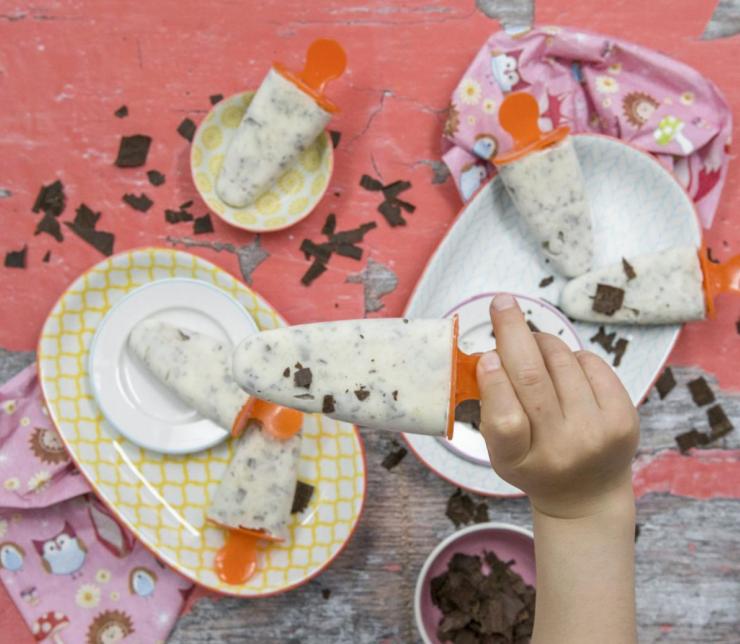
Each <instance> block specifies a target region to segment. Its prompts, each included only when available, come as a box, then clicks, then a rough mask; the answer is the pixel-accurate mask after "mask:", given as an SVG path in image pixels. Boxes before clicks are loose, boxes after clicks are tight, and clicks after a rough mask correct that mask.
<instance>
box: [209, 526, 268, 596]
mask: <svg viewBox="0 0 740 644" xmlns="http://www.w3.org/2000/svg"><path fill="white" fill-rule="evenodd" d="M257 540H258V539H257V537H255V536H254V535H252V534H249V533H247V532H242V531H241V530H229V531H228V532H227V533H226V543H225V544H224V545H223V546H222V547H221V549H220V550H219V551H218V552H217V553H216V559H215V562H214V565H215V568H216V574H218V578H219V579H220V580H221V581H223V582H225V583H227V584H232V585H238V584H243V583H244V582H245V581H247V580H248V579H249V578H250V577H251V576H252V575H253V574H254V572H255V570H257Z"/></svg>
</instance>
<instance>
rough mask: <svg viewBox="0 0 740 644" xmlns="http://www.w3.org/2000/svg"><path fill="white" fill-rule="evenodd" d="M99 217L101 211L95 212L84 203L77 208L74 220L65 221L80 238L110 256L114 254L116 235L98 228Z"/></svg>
mask: <svg viewBox="0 0 740 644" xmlns="http://www.w3.org/2000/svg"><path fill="white" fill-rule="evenodd" d="M98 219H100V213H99V212H93V211H92V210H91V209H90V208H89V207H88V206H86V205H85V204H84V203H83V204H80V207H79V208H77V211H76V215H75V219H74V221H73V222H71V223H70V222H68V221H66V222H64V223H65V225H66V226H67V227H68V228H69V229H70V230H71V231H72V232H73V233H74V234H75V235H77V236H78V237H79V238H80V239H82V240H83V241H86V242H87V243H88V244H90V246H92V247H93V248H95V249H96V250H97V251H99V252H100V253H102V254H103V255H105V256H106V257H110V256H111V255H112V254H113V245H114V243H115V239H116V237H115V235H114V234H113V233H109V232H106V231H103V230H96V229H95V226H96V225H97V223H98Z"/></svg>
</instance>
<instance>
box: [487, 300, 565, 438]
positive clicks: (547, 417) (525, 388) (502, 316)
mask: <svg viewBox="0 0 740 644" xmlns="http://www.w3.org/2000/svg"><path fill="white" fill-rule="evenodd" d="M491 321H492V322H493V328H494V331H495V333H496V351H497V352H498V354H499V356H501V362H502V363H503V365H504V369H505V370H506V373H507V375H508V376H509V380H510V381H511V384H512V385H513V386H514V391H515V392H516V395H517V397H518V398H519V402H521V404H522V408H523V409H524V410H525V411H526V413H527V415H528V416H529V418H530V419H532V421H533V424H535V425H537V424H538V421H542V422H543V423H547V424H551V423H552V421H553V420H557V419H560V418H562V410H561V409H560V401H559V400H558V397H557V395H556V393H555V388H554V387H553V384H552V381H551V380H550V374H549V373H548V372H547V368H546V367H545V361H544V359H543V358H542V354H541V353H540V348H539V346H537V342H536V341H535V339H534V336H533V335H532V332H531V331H530V329H529V327H528V326H527V323H526V322H525V320H524V316H523V315H522V312H521V310H520V309H519V305H518V304H517V302H516V299H515V298H514V297H513V296H512V295H508V294H501V295H497V296H496V297H495V299H494V300H493V302H492V303H491Z"/></svg>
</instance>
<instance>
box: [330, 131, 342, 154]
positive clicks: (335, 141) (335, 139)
mask: <svg viewBox="0 0 740 644" xmlns="http://www.w3.org/2000/svg"><path fill="white" fill-rule="evenodd" d="M329 136H330V137H331V144H332V147H333V148H334V149H335V150H336V149H337V147H338V146H339V141H341V140H342V133H341V132H337V130H329Z"/></svg>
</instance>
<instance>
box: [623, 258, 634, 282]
mask: <svg viewBox="0 0 740 644" xmlns="http://www.w3.org/2000/svg"><path fill="white" fill-rule="evenodd" d="M622 269H623V270H624V274H625V275H626V276H627V281H628V282H629V281H630V280H633V279H635V278H636V277H637V273H635V269H634V267H633V266H632V264H630V263H629V262H628V261H627V260H626V259H625V258H624V257H622Z"/></svg>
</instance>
